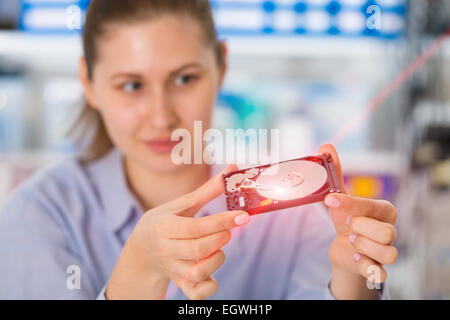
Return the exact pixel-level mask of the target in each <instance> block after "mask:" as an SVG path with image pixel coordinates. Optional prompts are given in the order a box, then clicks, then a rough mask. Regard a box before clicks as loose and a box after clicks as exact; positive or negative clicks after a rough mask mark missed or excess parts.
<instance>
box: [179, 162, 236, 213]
mask: <svg viewBox="0 0 450 320" xmlns="http://www.w3.org/2000/svg"><path fill="white" fill-rule="evenodd" d="M237 169H238V168H237V166H236V165H235V164H230V165H228V166H227V167H226V168H225V169H224V170H222V171H221V172H220V173H219V174H217V175H216V176H215V177H214V178H212V179H210V180H208V181H207V182H206V183H205V184H203V185H202V186H200V187H199V188H197V189H196V190H194V191H193V192H190V193H188V194H186V195H184V196H182V197H180V198H178V199H176V200H175V201H174V202H172V203H171V206H172V207H173V208H175V209H174V210H171V211H175V212H177V214H178V215H180V216H187V217H193V216H194V215H195V214H196V213H197V212H198V211H199V210H200V209H201V208H202V207H203V206H204V205H206V204H207V203H208V202H210V201H212V200H214V199H215V198H217V197H218V196H219V195H221V194H222V193H223V192H224V187H223V181H222V176H223V175H224V174H227V173H230V172H232V171H236V170H237ZM180 207H181V208H182V209H181V210H180V209H176V208H180Z"/></svg>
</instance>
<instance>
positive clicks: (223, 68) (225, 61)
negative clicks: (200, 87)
mask: <svg viewBox="0 0 450 320" xmlns="http://www.w3.org/2000/svg"><path fill="white" fill-rule="evenodd" d="M219 45H220V51H221V52H222V65H221V69H220V82H219V85H220V87H222V85H223V82H224V80H225V75H226V74H227V71H228V45H227V43H226V42H225V41H220V42H219Z"/></svg>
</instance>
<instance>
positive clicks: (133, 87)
mask: <svg viewBox="0 0 450 320" xmlns="http://www.w3.org/2000/svg"><path fill="white" fill-rule="evenodd" d="M141 87H142V84H141V83H140V82H138V81H132V82H127V83H125V84H124V85H122V89H123V90H125V91H127V92H135V91H138V90H139V89H140V88H141Z"/></svg>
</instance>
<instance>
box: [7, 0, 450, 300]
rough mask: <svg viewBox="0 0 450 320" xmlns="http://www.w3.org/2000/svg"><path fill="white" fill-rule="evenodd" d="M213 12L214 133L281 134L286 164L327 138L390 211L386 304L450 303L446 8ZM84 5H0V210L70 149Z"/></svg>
mask: <svg viewBox="0 0 450 320" xmlns="http://www.w3.org/2000/svg"><path fill="white" fill-rule="evenodd" d="M211 2H212V5H213V9H214V14H215V19H216V24H217V28H218V33H219V35H220V38H221V39H223V40H225V41H227V42H228V44H229V47H230V49H229V51H230V70H229V74H228V78H227V81H226V83H225V86H224V88H223V90H222V92H221V94H220V97H219V99H218V105H217V108H216V114H215V123H216V126H217V127H219V128H244V129H245V128H278V129H280V130H281V132H280V133H281V145H280V148H281V151H282V154H281V157H282V158H283V159H290V158H294V157H299V156H305V155H309V154H311V153H315V152H316V151H317V148H318V146H320V145H321V144H322V143H325V142H330V141H331V142H335V143H336V147H337V150H338V152H339V153H340V156H341V161H342V163H343V169H344V173H345V182H346V184H347V189H348V190H349V191H350V192H351V193H352V194H355V195H358V196H363V197H370V198H383V199H388V200H390V201H392V202H393V203H394V204H395V205H396V206H397V208H398V210H399V218H398V240H397V243H396V246H397V247H398V249H399V254H400V256H399V259H398V262H397V263H395V265H393V266H390V267H388V271H389V272H390V273H389V278H388V281H389V285H390V292H391V296H392V298H395V299H449V298H450V189H449V187H450V39H448V40H447V38H445V33H446V31H447V29H448V28H450V2H449V1H445V0H434V1H433V0H429V1H426V0H414V1H413V0H411V1H407V0H376V1H374V0H372V1H366V0H345V1H344V0H343V1H334V0H272V1H263V0H212V1H211ZM88 4H89V1H88V0H79V1H73V0H23V1H20V0H0V206H1V204H2V202H3V201H4V199H5V197H6V196H7V195H8V193H9V192H11V190H13V189H14V188H15V187H17V186H18V185H19V184H20V183H21V182H23V180H24V179H26V178H27V177H29V175H30V174H32V173H33V172H34V171H35V170H37V169H39V168H41V167H43V166H46V165H48V164H50V163H52V162H55V161H59V160H60V159H62V158H64V157H66V156H67V155H70V154H71V153H73V152H76V151H77V148H76V146H75V145H74V143H73V141H71V139H69V138H68V137H67V135H66V134H65V132H66V131H67V128H68V125H70V123H71V121H73V119H74V118H75V117H76V115H77V112H78V111H79V110H80V108H81V101H82V91H81V86H80V84H79V83H78V80H77V67H78V64H77V59H78V58H79V57H80V55H81V52H82V48H81V41H80V32H81V31H80V30H81V29H82V25H83V19H84V14H85V10H86V8H87V6H88ZM443 35H444V37H443ZM430 48H431V49H430ZM427 50H428V51H427ZM424 53H425V54H424ZM427 53H428V54H427ZM418 57H419V59H418V60H417V58H418ZM405 70H406V71H405ZM402 75H403V76H402Z"/></svg>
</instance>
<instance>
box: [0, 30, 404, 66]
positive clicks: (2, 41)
mask: <svg viewBox="0 0 450 320" xmlns="http://www.w3.org/2000/svg"><path fill="white" fill-rule="evenodd" d="M226 42H227V43H228V45H229V52H230V58H232V59H235V58H254V57H264V58H277V59H283V58H299V59H302V58H318V59H330V58H339V57H349V58H368V59H370V58H375V57H383V56H384V55H386V54H398V53H399V49H401V48H404V45H403V44H401V43H400V42H391V41H382V40H374V39H360V38H328V39H327V38H315V37H298V38H289V37H273V38H270V37H230V38H227V39H226ZM81 54H82V47H81V38H80V36H79V35H40V34H28V33H23V32H17V31H16V32H11V31H1V32H0V56H3V57H7V58H9V59H13V60H15V61H18V62H21V63H25V64H26V65H28V66H30V67H32V68H34V69H43V70H44V71H47V70H54V69H58V68H62V69H61V70H64V71H67V70H69V71H76V66H77V63H76V62H77V59H78V58H79V57H80V56H81Z"/></svg>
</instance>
